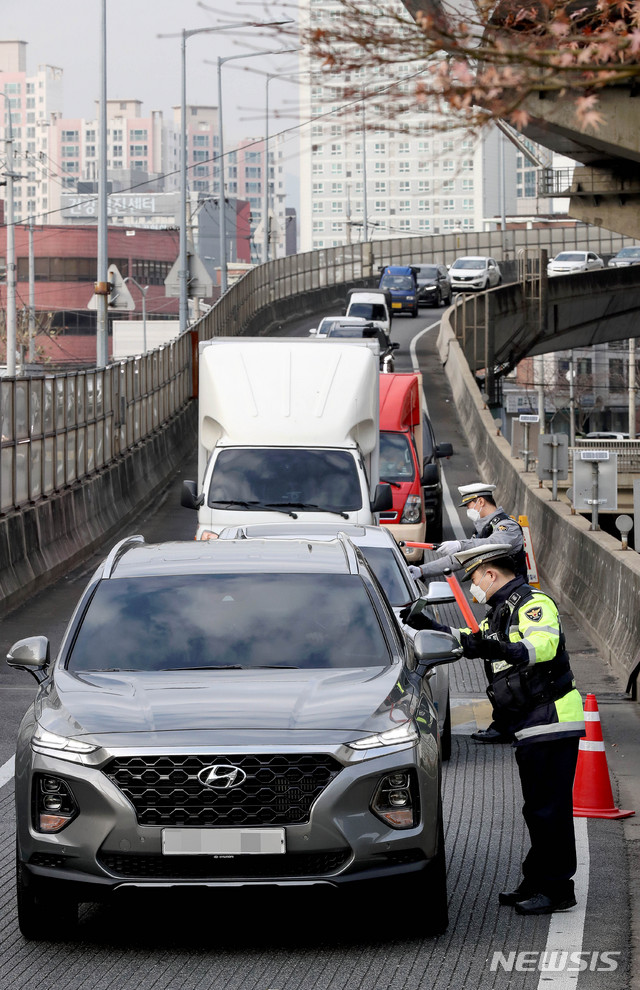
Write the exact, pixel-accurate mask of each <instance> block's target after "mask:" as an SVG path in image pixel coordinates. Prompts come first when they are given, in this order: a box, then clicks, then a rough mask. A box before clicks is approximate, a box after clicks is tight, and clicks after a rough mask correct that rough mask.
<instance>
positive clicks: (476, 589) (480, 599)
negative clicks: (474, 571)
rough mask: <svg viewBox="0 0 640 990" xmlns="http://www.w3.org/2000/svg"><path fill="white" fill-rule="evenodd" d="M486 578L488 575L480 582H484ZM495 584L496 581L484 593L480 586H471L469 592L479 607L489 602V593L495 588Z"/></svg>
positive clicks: (483, 576) (484, 575)
mask: <svg viewBox="0 0 640 990" xmlns="http://www.w3.org/2000/svg"><path fill="white" fill-rule="evenodd" d="M485 577H486V574H483V575H482V577H481V578H480V580H481V581H482V580H483V578H485ZM494 584H495V580H494V581H492V582H491V584H490V585H489V587H488V588H487V590H486V591H484V590H483V589H482V588H481V587H480V585H478V584H472V585H471V587H470V588H469V591H470V592H471V594H472V595H473V597H474V598H475V600H476V601H477V603H478V605H484V604H485V602H486V600H487V595H488V594H489V592H490V591H491V589H492V588H493V586H494Z"/></svg>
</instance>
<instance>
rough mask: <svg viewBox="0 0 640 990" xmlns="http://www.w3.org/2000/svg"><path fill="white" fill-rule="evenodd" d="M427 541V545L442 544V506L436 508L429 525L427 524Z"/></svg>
mask: <svg viewBox="0 0 640 990" xmlns="http://www.w3.org/2000/svg"><path fill="white" fill-rule="evenodd" d="M427 540H428V542H429V543H442V505H440V506H438V511H437V514H436V515H435V516H434V517H433V520H432V521H431V523H429V524H427Z"/></svg>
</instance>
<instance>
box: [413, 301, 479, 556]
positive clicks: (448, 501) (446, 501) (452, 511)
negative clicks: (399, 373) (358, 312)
mask: <svg viewBox="0 0 640 990" xmlns="http://www.w3.org/2000/svg"><path fill="white" fill-rule="evenodd" d="M439 325H440V320H436V322H435V323H431V324H430V325H429V326H428V327H425V328H424V329H423V330H420V332H419V333H417V334H416V335H415V337H413V338H412V339H411V342H410V344H409V353H410V354H411V364H412V366H413V370H414V371H416V372H417V371H420V362H419V361H418V356H417V354H416V345H417V343H418V341H419V340H420V338H421V337H422V336H423V334H425V333H428V332H429V330H433V328H434V327H437V326H439ZM423 377H424V376H423ZM422 408H423V409H424V411H425V415H427V416H428V415H429V406H428V405H427V399H426V396H425V394H424V388H423V389H422ZM442 477H443V485H442V505H443V508H444V510H445V512H446V514H447V519H448V520H449V525H450V526H451V529H452V530H453V535H454V537H455V539H456V540H466V539H467V534H466V533H465V531H464V526H463V525H462V523H461V522H460V516H459V515H458V512H457V509H456V506H455V503H454V501H453V498H452V496H451V490H450V488H449V483H448V481H447V477H446V474H445V471H444V468H443V469H442Z"/></svg>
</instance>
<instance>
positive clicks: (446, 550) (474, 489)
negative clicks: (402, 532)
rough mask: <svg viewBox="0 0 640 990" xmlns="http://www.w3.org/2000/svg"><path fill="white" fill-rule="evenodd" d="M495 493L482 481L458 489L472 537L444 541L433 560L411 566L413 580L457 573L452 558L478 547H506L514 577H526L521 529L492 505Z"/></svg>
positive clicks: (500, 507) (501, 510)
mask: <svg viewBox="0 0 640 990" xmlns="http://www.w3.org/2000/svg"><path fill="white" fill-rule="evenodd" d="M495 489H496V486H495V485H488V484H486V483H485V482H484V481H474V482H472V483H471V484H469V485H460V487H459V488H458V491H459V492H460V496H461V499H462V501H461V502H460V507H461V508H462V507H464V508H466V510H467V516H468V517H469V519H470V520H471V522H472V523H473V525H474V526H475V530H476V531H475V533H474V534H473V536H471V537H469V539H466V540H447V541H446V542H445V543H441V544H440V546H439V547H438V549H437V551H436V552H437V554H438V557H437V558H436V559H435V560H430V561H428V562H427V563H426V564H422V565H421V566H418V565H415V564H411V565H410V566H409V570H410V571H411V573H412V575H413V577H417V578H430V577H435V576H436V575H438V574H442V573H443V572H444V571H445V570H446V569H447V568H449V569H450V570H452V571H457V570H459V569H460V564H459V563H458V561H457V560H456V558H455V557H454V556H453V555H454V554H456V553H459V552H460V551H461V550H472V549H473V548H474V547H475V546H477V545H478V543H509V544H510V545H511V552H512V555H513V557H514V559H515V563H516V568H517V573H518V574H521V575H522V577H524V578H526V577H527V558H526V555H525V550H524V536H523V534H522V527H521V526H520V524H519V523H517V522H516V520H515V519H512V518H511V516H509V515H507V513H506V512H505V511H504V509H503V508H502V506H501V505H496V503H495V499H494V497H493V493H494V491H495Z"/></svg>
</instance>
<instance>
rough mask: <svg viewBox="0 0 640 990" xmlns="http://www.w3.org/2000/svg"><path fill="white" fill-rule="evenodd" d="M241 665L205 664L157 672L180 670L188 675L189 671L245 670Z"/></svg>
mask: <svg viewBox="0 0 640 990" xmlns="http://www.w3.org/2000/svg"><path fill="white" fill-rule="evenodd" d="M246 669H247V668H246V667H244V666H243V665H242V664H241V663H209V664H207V663H205V664H202V666H201V667H159V668H158V671H162V672H165V671H167V670H182V671H184V673H188V672H189V671H190V670H246Z"/></svg>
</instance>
